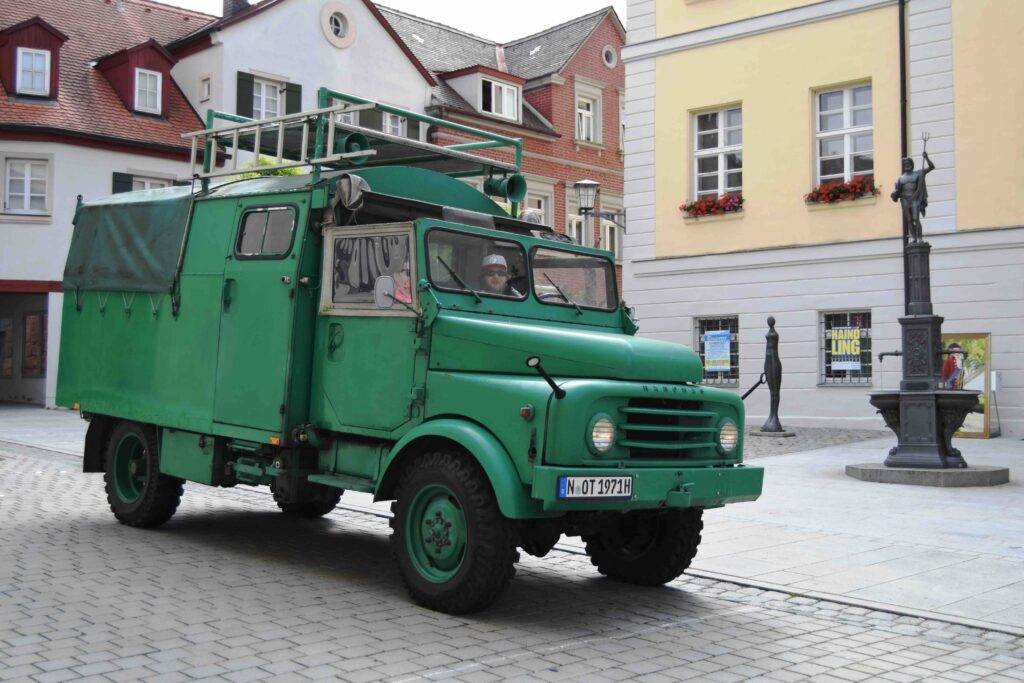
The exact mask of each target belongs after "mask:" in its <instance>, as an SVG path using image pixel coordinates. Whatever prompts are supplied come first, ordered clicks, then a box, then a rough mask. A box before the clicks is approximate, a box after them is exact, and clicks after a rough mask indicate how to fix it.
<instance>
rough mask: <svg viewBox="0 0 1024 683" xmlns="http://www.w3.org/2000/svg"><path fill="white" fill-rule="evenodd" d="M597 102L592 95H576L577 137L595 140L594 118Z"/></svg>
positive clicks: (587, 140) (583, 139) (578, 138)
mask: <svg viewBox="0 0 1024 683" xmlns="http://www.w3.org/2000/svg"><path fill="white" fill-rule="evenodd" d="M596 109H597V102H595V101H594V100H593V99H592V98H590V97H582V96H577V97H576V139H577V140H582V141H584V142H595V141H596V134H595V131H594V118H595V116H594V115H595V113H596Z"/></svg>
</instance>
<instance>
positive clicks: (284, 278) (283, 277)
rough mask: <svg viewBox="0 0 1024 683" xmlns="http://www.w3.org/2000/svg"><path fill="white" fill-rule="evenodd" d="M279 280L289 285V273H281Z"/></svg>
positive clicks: (290, 281)
mask: <svg viewBox="0 0 1024 683" xmlns="http://www.w3.org/2000/svg"><path fill="white" fill-rule="evenodd" d="M281 282H283V283H285V284H286V285H290V284H291V283H292V278H291V276H289V275H282V276H281Z"/></svg>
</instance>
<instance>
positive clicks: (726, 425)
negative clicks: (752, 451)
mask: <svg viewBox="0 0 1024 683" xmlns="http://www.w3.org/2000/svg"><path fill="white" fill-rule="evenodd" d="M739 440H740V428H739V427H737V426H736V423H735V422H733V421H732V420H722V424H720V425H719V426H718V446H719V448H721V449H722V451H723V452H724V453H732V452H733V451H734V450H736V444H737V443H739Z"/></svg>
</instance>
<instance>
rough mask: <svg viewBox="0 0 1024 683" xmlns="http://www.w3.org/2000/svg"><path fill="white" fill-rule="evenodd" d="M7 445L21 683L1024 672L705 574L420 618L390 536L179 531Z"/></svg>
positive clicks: (567, 573)
mask: <svg viewBox="0 0 1024 683" xmlns="http://www.w3.org/2000/svg"><path fill="white" fill-rule="evenodd" d="M78 468H79V464H78V462H77V461H76V460H75V459H74V458H72V457H67V456H63V455H59V454H56V453H52V452H45V451H40V450H38V449H33V448H28V447H23V446H12V445H3V444H0V548H2V550H3V552H2V554H0V680H5V681H6V680H34V681H39V682H40V683H43V682H46V681H62V680H67V679H71V678H81V677H85V678H89V679H92V680H115V681H128V680H138V679H141V678H147V679H148V678H152V679H153V680H165V681H179V680H180V681H186V680H192V679H205V678H211V679H219V680H230V681H249V680H257V679H267V678H274V679H275V680H285V681H287V680H311V679H312V680H316V679H343V680H352V681H368V680H379V679H385V680H397V681H414V680H441V679H457V680H465V681H492V680H498V679H507V678H512V679H515V678H519V679H521V680H573V679H575V680H585V681H588V682H589V681H602V680H623V679H627V678H628V679H637V680H644V681H662V680H680V679H701V680H715V681H733V680H745V679H752V678H753V679H756V678H761V679H764V680H782V681H792V680H803V679H814V680H820V681H824V680H845V681H857V680H864V679H869V678H870V679H884V680H892V681H911V680H926V679H927V680H939V679H943V680H954V681H970V680H988V681H1013V680H1024V642H1022V640H1021V639H1019V638H1015V637H1013V636H1009V635H1006V634H1003V633H999V632H994V631H981V630H976V629H971V628H967V627H964V626H956V625H949V624H944V623H940V622H934V621H927V620H922V619H918V618H909V617H899V616H896V615H894V614H889V613H885V612H874V611H868V610H866V609H863V608H855V607H846V606H843V605H839V604H836V603H831V602H828V601H818V600H812V599H809V598H799V597H793V596H790V595H787V594H785V593H781V592H772V591H763V590H757V589H750V588H739V587H737V586H736V585H733V584H730V583H724V582H716V581H710V580H704V579H694V578H690V577H684V578H682V579H680V580H678V581H675V582H673V584H671V585H670V586H669V587H666V588H659V589H640V588H635V587H629V586H623V585H621V584H616V583H613V582H610V581H607V580H605V579H601V578H600V577H599V576H598V574H597V573H596V571H594V569H593V568H592V567H591V566H590V565H589V563H588V562H587V560H586V558H585V557H580V556H579V555H576V554H572V553H568V552H559V551H555V552H553V553H551V554H550V555H549V556H548V557H547V558H544V559H543V560H537V559H534V558H529V557H524V560H523V562H521V563H520V565H519V570H518V575H517V577H516V579H515V580H514V581H513V583H512V587H511V588H510V590H509V591H508V593H507V594H506V595H505V596H504V597H503V598H502V599H501V600H500V601H499V603H497V604H496V605H495V606H494V608H492V609H491V610H489V611H487V612H485V613H482V614H479V615H473V616H468V617H453V616H447V615H442V614H437V613H434V612H430V611H428V610H424V609H421V608H419V607H416V606H414V605H412V604H410V603H409V602H408V600H407V598H406V595H405V593H404V591H403V589H402V587H401V585H400V582H399V580H398V576H397V573H396V571H395V569H394V566H393V564H392V561H391V558H390V554H389V552H388V547H387V536H388V533H389V532H388V529H387V522H386V520H384V519H382V518H381V517H379V516H375V515H371V514H360V513H356V512H351V511H344V510H338V511H335V512H334V513H331V514H330V515H329V516H328V517H327V518H325V519H323V520H316V521H299V520H294V519H291V518H287V517H285V516H284V515H282V514H280V513H278V512H277V511H276V508H275V507H274V505H273V503H272V501H271V499H270V497H269V496H268V495H266V494H264V493H259V492H257V491H255V490H252V489H247V488H242V487H239V488H238V489H233V490H219V491H218V490H213V489H207V488H205V487H201V486H192V485H190V486H188V487H187V488H186V494H185V499H184V501H183V504H182V508H181V509H180V510H179V512H178V515H177V516H176V517H175V518H174V519H172V520H171V522H169V523H168V524H167V525H165V526H164V527H162V528H161V529H159V530H155V531H144V530H137V529H132V528H129V527H125V526H122V525H119V524H117V523H116V522H115V521H114V519H113V517H112V516H111V515H110V513H109V511H108V510H107V507H106V502H105V500H104V495H103V486H102V478H101V475H96V474H88V475H87V474H82V473H81V472H79V471H78Z"/></svg>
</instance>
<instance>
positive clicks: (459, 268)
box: [427, 230, 529, 299]
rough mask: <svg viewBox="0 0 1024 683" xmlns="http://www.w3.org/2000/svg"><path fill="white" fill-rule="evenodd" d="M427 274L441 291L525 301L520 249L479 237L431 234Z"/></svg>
mask: <svg viewBox="0 0 1024 683" xmlns="http://www.w3.org/2000/svg"><path fill="white" fill-rule="evenodd" d="M427 274H428V276H429V277H430V281H431V282H432V283H433V285H434V286H435V287H437V288H438V289H441V290H447V291H454V292H470V293H473V294H475V295H477V296H490V297H499V298H504V299H525V298H526V292H528V291H529V283H528V280H527V274H526V254H525V252H524V251H523V248H522V246H520V245H519V244H518V243H516V242H512V241H510V240H500V239H494V238H491V237H483V236H481V235H472V234H469V233H463V232H452V231H450V230H431V231H430V232H429V233H427Z"/></svg>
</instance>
